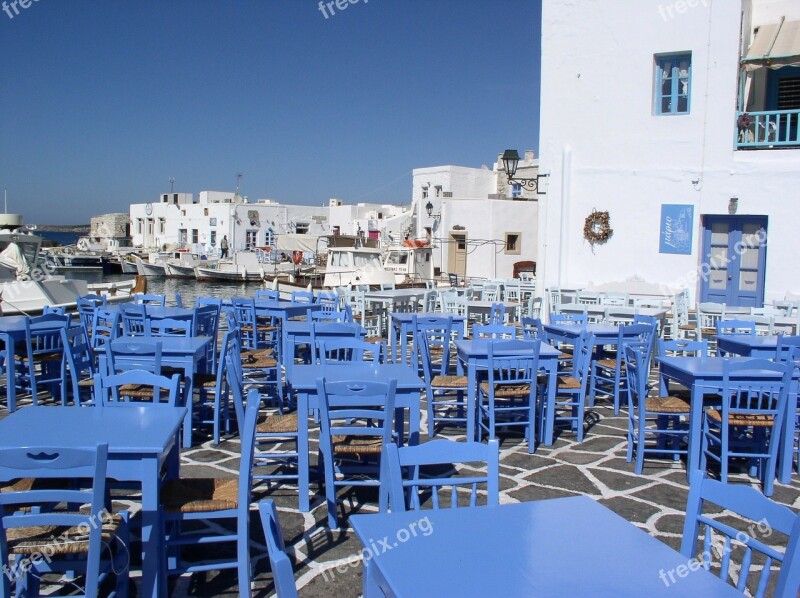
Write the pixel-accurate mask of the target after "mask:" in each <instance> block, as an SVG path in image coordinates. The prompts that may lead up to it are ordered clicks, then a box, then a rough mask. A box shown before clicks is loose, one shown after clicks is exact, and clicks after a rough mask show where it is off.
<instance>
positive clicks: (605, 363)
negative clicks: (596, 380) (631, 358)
mask: <svg viewBox="0 0 800 598" xmlns="http://www.w3.org/2000/svg"><path fill="white" fill-rule="evenodd" d="M595 363H596V364H597V365H598V366H600V367H601V368H603V369H605V370H616V369H617V360H616V359H598V360H597V361H596V362H595ZM619 369H620V371H622V372H624V371H625V364H624V363H621V364H619Z"/></svg>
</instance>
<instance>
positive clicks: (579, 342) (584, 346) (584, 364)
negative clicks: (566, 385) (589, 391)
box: [572, 332, 594, 395]
mask: <svg viewBox="0 0 800 598" xmlns="http://www.w3.org/2000/svg"><path fill="white" fill-rule="evenodd" d="M593 351H594V335H593V334H592V333H590V332H582V333H581V335H580V336H579V337H578V338H577V339H576V341H575V346H574V347H573V354H572V377H573V378H575V379H576V380H580V382H581V393H582V394H583V395H586V387H587V385H588V383H589V377H590V376H591V373H592V352H593Z"/></svg>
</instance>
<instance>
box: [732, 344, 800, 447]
mask: <svg viewBox="0 0 800 598" xmlns="http://www.w3.org/2000/svg"><path fill="white" fill-rule="evenodd" d="M793 370H794V367H793V366H792V365H790V364H788V363H776V362H774V361H770V360H768V359H747V360H745V361H736V362H733V361H730V360H725V361H724V362H723V364H722V392H721V393H720V394H721V395H722V421H723V422H727V421H730V420H731V417H732V416H737V415H763V416H767V417H772V418H773V425H772V432H771V437H772V438H780V434H781V428H782V423H783V419H784V414H785V410H786V407H787V400H788V393H789V388H790V385H791V380H792V372H793ZM748 372H750V373H752V374H753V375H751V376H748ZM764 372H774V374H775V376H773V377H770V378H765V377H764V376H763V374H764Z"/></svg>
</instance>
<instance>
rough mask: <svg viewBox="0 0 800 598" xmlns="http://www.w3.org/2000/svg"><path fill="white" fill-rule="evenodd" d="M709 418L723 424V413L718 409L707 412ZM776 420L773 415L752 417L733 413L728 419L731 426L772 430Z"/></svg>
mask: <svg viewBox="0 0 800 598" xmlns="http://www.w3.org/2000/svg"><path fill="white" fill-rule="evenodd" d="M706 413H707V414H708V417H709V418H710V419H712V420H714V421H715V422H717V423H718V424H721V423H722V413H720V412H719V411H718V410H716V409H709V410H707V411H706ZM773 423H774V418H773V417H772V416H771V415H755V414H754V415H750V414H746V413H732V414H731V415H730V417H729V418H728V425H729V426H753V427H757V428H771V427H772V425H773Z"/></svg>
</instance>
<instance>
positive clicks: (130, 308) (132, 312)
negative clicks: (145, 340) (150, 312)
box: [119, 303, 147, 336]
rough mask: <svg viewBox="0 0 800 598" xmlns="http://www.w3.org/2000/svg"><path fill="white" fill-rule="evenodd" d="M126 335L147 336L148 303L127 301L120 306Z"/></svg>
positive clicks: (120, 315) (120, 314)
mask: <svg viewBox="0 0 800 598" xmlns="http://www.w3.org/2000/svg"><path fill="white" fill-rule="evenodd" d="M119 317H120V320H121V321H122V334H123V335H124V336H147V305H146V304H144V303H127V304H124V305H120V306H119Z"/></svg>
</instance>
